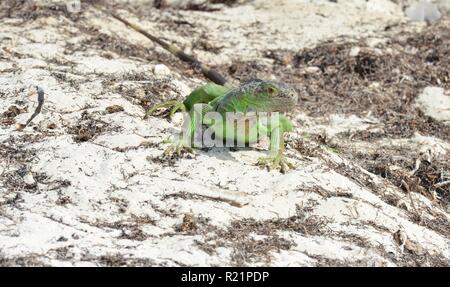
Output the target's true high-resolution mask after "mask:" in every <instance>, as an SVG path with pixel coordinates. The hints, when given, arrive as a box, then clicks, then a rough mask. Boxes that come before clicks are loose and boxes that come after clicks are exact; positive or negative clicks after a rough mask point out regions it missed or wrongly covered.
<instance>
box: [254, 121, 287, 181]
mask: <svg viewBox="0 0 450 287" xmlns="http://www.w3.org/2000/svg"><path fill="white" fill-rule="evenodd" d="M283 121H284V119H282V122H283ZM286 121H288V120H287V119H286ZM286 126H287V128H286ZM290 129H291V123H290V122H285V123H284V124H280V125H278V126H276V127H275V128H273V129H272V130H271V131H270V153H271V154H270V156H268V157H260V158H259V159H258V162H257V165H259V166H261V167H267V168H268V169H269V170H270V169H278V168H279V169H280V172H281V173H285V172H286V171H287V170H289V169H295V165H294V164H293V163H291V162H289V161H288V160H287V159H286V158H285V156H284V149H285V148H284V134H285V133H286V132H287V131H289V130H290Z"/></svg>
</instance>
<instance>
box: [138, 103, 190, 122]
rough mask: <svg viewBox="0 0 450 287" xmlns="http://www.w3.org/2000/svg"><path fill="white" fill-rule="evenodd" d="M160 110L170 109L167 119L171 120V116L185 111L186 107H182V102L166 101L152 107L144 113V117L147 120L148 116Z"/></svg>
mask: <svg viewBox="0 0 450 287" xmlns="http://www.w3.org/2000/svg"><path fill="white" fill-rule="evenodd" d="M161 108H167V109H170V112H169V118H172V117H173V115H174V114H175V113H176V112H178V111H180V110H181V111H186V107H185V106H184V104H183V103H182V102H179V101H167V102H164V103H160V104H157V105H154V106H153V107H152V108H150V109H149V110H148V111H147V112H146V113H145V117H144V118H147V117H148V116H151V115H153V114H154V113H155V112H156V111H157V110H159V109H161Z"/></svg>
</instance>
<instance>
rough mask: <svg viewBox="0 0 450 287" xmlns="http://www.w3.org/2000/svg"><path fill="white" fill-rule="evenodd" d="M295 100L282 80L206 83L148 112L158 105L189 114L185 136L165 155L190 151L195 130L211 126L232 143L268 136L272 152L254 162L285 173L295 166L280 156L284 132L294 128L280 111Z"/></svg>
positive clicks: (293, 103) (287, 110) (292, 108)
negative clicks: (229, 84)
mask: <svg viewBox="0 0 450 287" xmlns="http://www.w3.org/2000/svg"><path fill="white" fill-rule="evenodd" d="M296 103H297V94H296V92H295V91H294V90H293V89H291V88H289V87H288V86H286V85H284V84H282V83H276V82H272V81H262V80H251V81H248V82H245V83H243V84H242V85H240V86H239V87H237V88H231V87H228V86H221V85H217V84H214V83H209V84H206V85H204V86H202V87H200V88H197V89H196V90H194V91H193V92H192V93H191V94H190V95H189V96H188V97H187V98H186V100H184V101H183V102H177V101H168V102H166V103H162V104H159V105H156V106H154V107H153V108H151V109H150V110H149V111H148V112H147V114H148V115H152V114H153V113H154V112H155V111H156V110H157V109H159V108H169V109H170V110H171V111H170V115H173V114H174V113H175V112H176V111H178V110H182V111H186V112H188V113H189V118H188V120H187V121H188V123H186V124H185V125H184V126H185V131H184V132H185V133H184V137H182V138H181V139H177V140H176V141H175V142H174V143H172V145H171V146H169V148H168V149H166V151H165V154H166V155H172V154H178V155H180V154H181V153H182V152H183V151H187V152H193V150H192V146H193V141H194V134H195V130H196V129H197V128H198V127H201V125H202V124H204V125H206V126H208V127H210V128H212V131H213V133H214V135H215V137H216V139H217V138H218V139H219V140H227V141H229V142H232V143H236V142H240V143H245V144H249V143H253V142H256V141H258V140H259V139H260V138H261V137H262V136H269V137H270V150H271V155H270V156H269V157H264V158H259V159H258V163H257V164H258V165H260V166H267V167H268V168H269V169H270V168H279V169H280V171H281V172H283V173H284V172H286V170H288V169H289V168H294V165H293V164H291V163H290V162H289V161H287V160H286V159H285V157H284V155H283V151H284V139H283V137H284V134H285V133H286V132H289V131H291V130H292V129H293V124H292V122H291V121H290V120H289V119H288V118H287V117H286V115H284V114H283V113H286V112H292V111H294V109H295V105H296ZM214 112H215V113H214ZM227 113H231V114H232V115H238V116H234V117H230V116H229V115H227ZM217 115H219V116H220V117H217Z"/></svg>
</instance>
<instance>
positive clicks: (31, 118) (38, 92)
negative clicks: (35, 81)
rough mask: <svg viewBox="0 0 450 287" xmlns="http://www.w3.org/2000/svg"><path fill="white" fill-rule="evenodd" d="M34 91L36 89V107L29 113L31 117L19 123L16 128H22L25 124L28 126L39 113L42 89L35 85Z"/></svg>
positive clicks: (42, 102) (42, 97) (41, 102)
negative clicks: (23, 122)
mask: <svg viewBox="0 0 450 287" xmlns="http://www.w3.org/2000/svg"><path fill="white" fill-rule="evenodd" d="M36 91H37V95H38V105H37V107H36V109H35V110H34V113H33V114H32V115H31V117H30V118H29V119H28V121H27V122H26V123H25V124H19V125H18V129H20V130H21V129H24V128H25V127H26V126H28V125H29V124H30V123H31V121H32V120H33V119H34V118H35V117H36V116H37V115H39V114H40V113H41V110H42V106H43V105H44V90H43V89H42V88H41V87H39V86H36Z"/></svg>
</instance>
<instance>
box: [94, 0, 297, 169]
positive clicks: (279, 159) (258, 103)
mask: <svg viewBox="0 0 450 287" xmlns="http://www.w3.org/2000/svg"><path fill="white" fill-rule="evenodd" d="M94 6H95V7H97V8H99V9H101V10H103V11H104V12H106V13H108V14H110V15H111V16H113V17H114V18H116V19H117V20H119V21H121V22H122V23H124V24H126V25H127V26H128V27H131V28H132V29H134V30H136V31H137V32H139V33H141V34H143V35H144V36H146V37H147V38H149V39H150V40H152V41H153V42H156V43H157V44H159V45H160V46H162V47H163V48H164V49H165V50H167V51H169V52H170V53H172V54H173V55H175V56H176V57H178V58H179V59H181V60H182V61H185V62H188V63H190V64H191V65H192V66H193V67H194V68H199V69H200V71H201V72H202V73H203V75H204V76H205V77H206V78H208V79H209V80H211V81H212V82H214V83H208V84H206V85H204V86H202V87H199V88H197V89H196V90H194V91H193V92H192V93H191V94H190V95H189V96H188V97H187V98H186V100H184V101H183V102H177V101H168V102H166V103H162V104H159V105H156V106H154V107H152V108H151V109H149V110H148V112H147V113H146V117H147V116H148V115H153V114H154V112H155V111H156V110H158V109H160V108H169V109H170V116H172V115H173V114H174V113H175V112H177V111H179V110H181V111H185V112H188V114H189V119H188V121H187V122H186V123H185V125H184V126H185V127H186V128H185V131H184V135H185V136H184V137H182V138H181V139H177V140H176V141H175V142H173V143H172V144H171V145H170V146H169V147H168V148H167V149H166V151H165V155H173V154H177V155H181V153H182V152H191V153H193V149H192V147H193V145H192V143H193V141H194V134H195V132H196V129H197V128H198V127H201V126H202V124H204V125H206V126H208V127H210V128H212V129H213V133H214V136H215V138H216V139H223V140H231V141H233V142H244V143H245V144H249V143H252V142H255V141H257V140H259V139H260V138H261V137H262V136H265V135H267V136H268V137H270V150H271V155H270V156H269V157H263V158H259V159H258V163H257V164H258V165H260V166H266V167H268V168H269V169H271V168H279V169H280V171H281V172H283V173H284V172H285V171H286V170H288V169H289V168H294V165H293V164H292V163H290V162H289V161H287V160H286V158H285V157H284V154H283V152H284V134H285V133H287V132H289V131H291V130H292V129H293V124H292V122H291V121H290V120H289V119H288V118H287V117H286V115H285V113H288V112H293V111H294V110H295V106H296V103H297V94H296V92H295V90H294V89H292V88H290V87H288V86H287V85H285V84H282V83H276V82H273V81H262V80H251V81H248V82H245V83H242V84H241V85H240V86H239V87H231V86H229V85H227V81H226V78H225V77H223V76H222V75H220V74H219V73H217V72H216V71H213V70H211V69H209V68H208V67H206V66H205V65H203V64H202V63H201V62H200V61H198V60H197V59H196V58H194V57H193V56H191V55H188V54H186V53H184V52H183V51H182V50H180V49H178V48H177V47H175V46H174V45H171V44H168V43H167V42H165V41H163V40H162V39H159V38H157V37H155V36H153V35H151V34H149V33H148V32H146V31H145V30H144V29H142V28H141V27H139V26H138V25H136V24H133V23H130V22H129V21H127V20H125V19H123V18H122V17H120V16H119V15H117V14H115V13H113V12H110V11H107V10H105V9H103V8H102V7H101V6H100V5H98V4H94ZM212 112H215V113H216V114H219V115H220V116H221V119H220V120H217V118H214V117H212V116H211V115H210V114H211V113H212ZM227 113H233V114H238V115H240V116H239V117H238V118H236V117H235V118H234V119H233V120H231V121H230V120H227V117H226V114H227ZM238 126H241V127H243V128H242V129H239V128H237V127H238Z"/></svg>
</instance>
